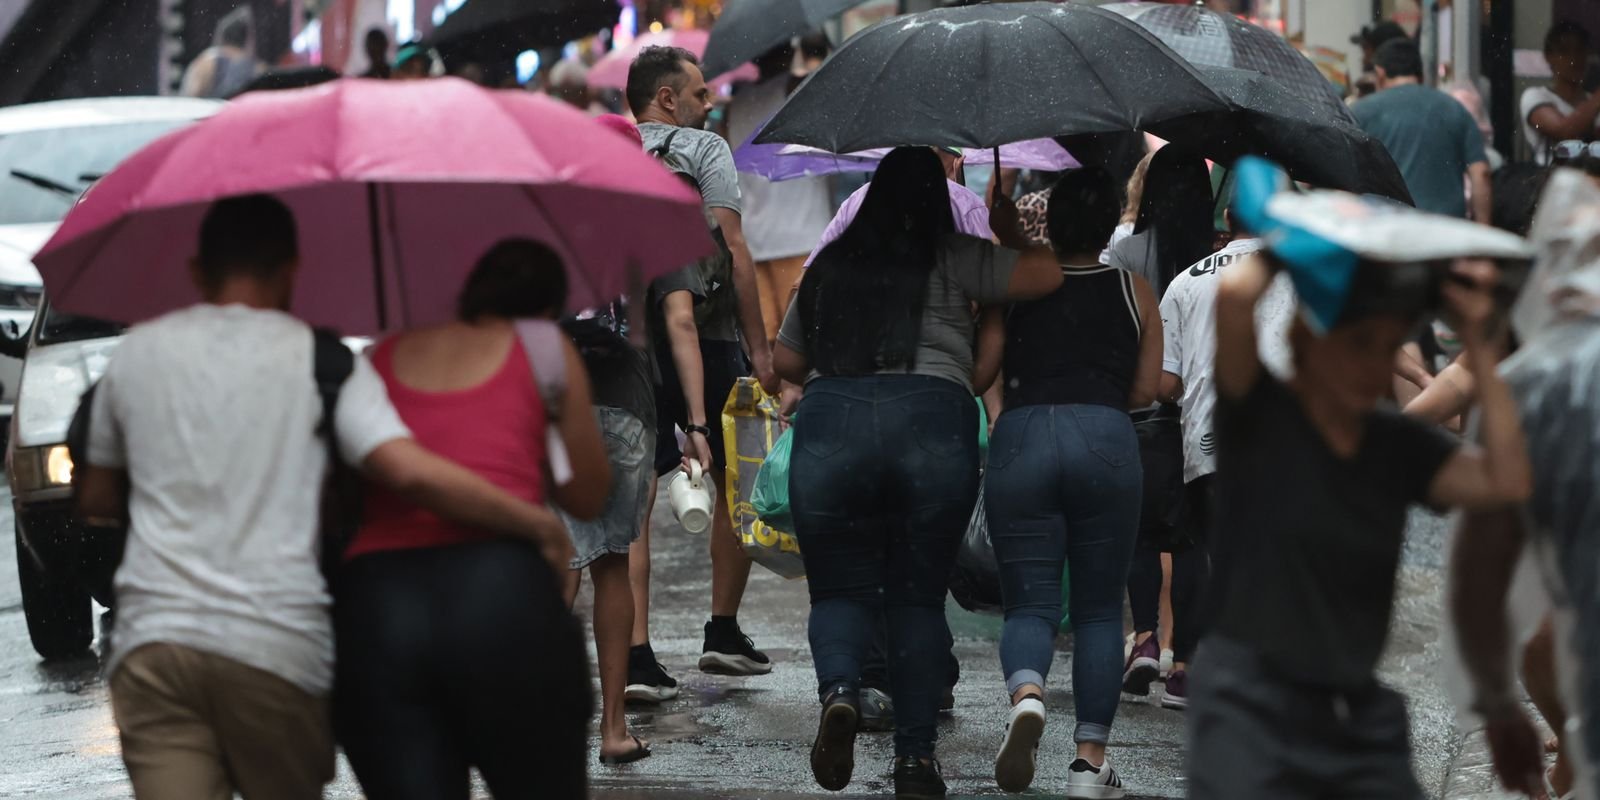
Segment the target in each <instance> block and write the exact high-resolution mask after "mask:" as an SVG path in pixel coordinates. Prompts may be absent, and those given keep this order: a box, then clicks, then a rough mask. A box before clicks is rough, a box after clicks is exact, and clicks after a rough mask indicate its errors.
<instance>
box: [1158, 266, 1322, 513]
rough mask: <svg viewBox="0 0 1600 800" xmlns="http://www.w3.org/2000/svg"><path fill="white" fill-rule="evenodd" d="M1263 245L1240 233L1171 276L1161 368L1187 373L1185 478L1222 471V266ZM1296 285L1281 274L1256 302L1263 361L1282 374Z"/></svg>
mask: <svg viewBox="0 0 1600 800" xmlns="http://www.w3.org/2000/svg"><path fill="white" fill-rule="evenodd" d="M1261 247H1262V244H1261V240H1260V239H1238V240H1235V241H1233V242H1230V243H1229V244H1228V246H1227V247H1224V248H1222V249H1221V250H1220V251H1218V252H1217V253H1215V254H1213V255H1211V256H1208V257H1206V258H1205V259H1203V260H1201V261H1200V263H1198V264H1195V265H1194V266H1193V267H1190V268H1189V269H1187V270H1184V271H1183V272H1180V273H1178V275H1177V277H1175V278H1173V279H1172V284H1171V285H1170V286H1168V287H1167V294H1166V296H1165V297H1163V298H1162V300H1161V329H1162V336H1163V338H1164V347H1163V352H1162V357H1161V369H1162V370H1163V371H1165V372H1170V373H1172V374H1174V375H1177V376H1178V377H1180V378H1182V379H1183V399H1182V401H1181V403H1182V405H1183V423H1182V424H1183V480H1184V482H1185V483H1188V482H1190V481H1193V480H1194V479H1196V478H1200V477H1203V476H1206V475H1210V474H1211V473H1213V472H1216V471H1217V457H1216V441H1215V439H1213V438H1212V434H1211V415H1212V411H1213V409H1214V408H1215V407H1216V403H1217V394H1216V386H1215V385H1214V384H1215V380H1214V379H1213V377H1212V375H1213V373H1214V368H1215V361H1216V355H1217V272H1218V271H1220V270H1222V269H1225V268H1227V267H1228V266H1230V265H1232V264H1236V263H1238V262H1239V261H1241V260H1243V258H1244V257H1245V256H1247V255H1249V254H1251V253H1254V252H1256V251H1257V250H1260V249H1261ZM1294 313H1295V296H1294V285H1293V284H1292V283H1290V281H1289V276H1288V275H1286V274H1285V275H1279V276H1278V277H1277V278H1276V279H1275V280H1274V282H1273V284H1272V286H1271V287H1269V288H1268V289H1267V293H1266V295H1265V296H1263V297H1262V298H1261V302H1259V303H1257V304H1256V342H1257V347H1258V348H1259V352H1260V356H1261V363H1262V364H1264V365H1266V367H1267V369H1268V371H1270V372H1272V373H1273V374H1274V375H1276V376H1278V377H1279V378H1283V377H1286V376H1287V375H1288V374H1289V372H1290V371H1291V363H1292V359H1291V356H1290V353H1289V324H1290V323H1291V322H1293V321H1294Z"/></svg>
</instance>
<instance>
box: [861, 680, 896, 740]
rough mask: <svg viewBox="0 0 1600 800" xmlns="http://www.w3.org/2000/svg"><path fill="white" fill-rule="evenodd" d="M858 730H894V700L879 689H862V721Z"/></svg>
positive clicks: (877, 731)
mask: <svg viewBox="0 0 1600 800" xmlns="http://www.w3.org/2000/svg"><path fill="white" fill-rule="evenodd" d="M856 730H859V731H869V732H873V733H882V732H884V731H893V730H894V701H893V700H891V699H890V698H889V695H887V694H884V693H883V692H881V691H879V690H877V689H862V690H861V722H860V723H859V724H858V725H857V726H856Z"/></svg>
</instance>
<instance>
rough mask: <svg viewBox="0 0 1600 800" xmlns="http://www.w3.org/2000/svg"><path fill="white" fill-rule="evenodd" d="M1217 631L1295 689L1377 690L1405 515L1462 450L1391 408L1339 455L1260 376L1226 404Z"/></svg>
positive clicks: (1221, 401)
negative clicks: (1348, 453)
mask: <svg viewBox="0 0 1600 800" xmlns="http://www.w3.org/2000/svg"><path fill="white" fill-rule="evenodd" d="M1215 422H1216V432H1217V439H1218V447H1217V496H1216V498H1217V512H1216V513H1217V519H1216V525H1217V527H1216V529H1215V530H1216V532H1217V535H1216V544H1215V562H1216V576H1217V577H1216V582H1215V583H1214V586H1215V591H1216V592H1217V603H1218V607H1217V614H1218V615H1217V618H1216V622H1215V631H1216V632H1217V633H1218V634H1220V635H1223V636H1226V637H1228V638H1229V639H1233V640H1235V641H1237V642H1240V643H1242V644H1245V645H1247V646H1250V647H1252V648H1253V649H1255V650H1256V651H1257V652H1258V653H1260V654H1261V655H1262V656H1263V657H1264V658H1265V659H1266V661H1267V663H1268V664H1269V665H1270V666H1271V667H1272V668H1273V669H1274V670H1275V671H1277V672H1279V673H1281V675H1282V677H1283V678H1284V679H1286V680H1289V681H1293V682H1295V683H1301V684H1306V685H1313V686H1320V687H1326V688H1334V689H1358V688H1363V687H1366V686H1369V685H1370V684H1371V683H1372V681H1373V673H1374V670H1375V669H1376V667H1377V663H1378V658H1379V656H1380V655H1381V654H1382V651H1383V644H1384V640H1385V638H1386V637H1387V635H1388V631H1389V614H1390V612H1391V610H1392V606H1393V599H1394V588H1395V572H1396V570H1397V568H1398V567H1399V563H1400V546H1401V538H1402V536H1403V535H1404V533H1405V526H1406V512H1407V510H1408V508H1409V507H1410V506H1411V505H1412V504H1413V503H1423V502H1425V501H1426V499H1427V495H1428V489H1429V487H1430V486H1431V485H1432V483H1433V478H1434V476H1435V475H1436V474H1437V473H1438V471H1439V469H1440V468H1441V467H1442V466H1443V465H1444V463H1445V461H1446V460H1447V459H1448V458H1449V457H1450V456H1451V454H1453V453H1454V452H1455V450H1456V448H1457V447H1458V445H1459V443H1458V442H1457V440H1456V439H1454V438H1453V437H1451V436H1449V435H1448V434H1445V433H1444V432H1442V431H1440V430H1438V429H1437V428H1434V427H1432V426H1429V425H1426V424H1424V423H1421V422H1418V421H1416V420H1413V419H1410V418H1408V417H1405V416H1402V415H1401V414H1399V413H1398V412H1395V411H1391V410H1379V411H1374V412H1372V413H1370V414H1368V415H1367V424H1366V429H1365V431H1364V432H1363V435H1362V440H1361V445H1360V448H1359V450H1358V451H1357V452H1356V454H1355V455H1354V456H1353V457H1352V458H1349V459H1345V458H1340V457H1339V456H1338V455H1336V454H1334V453H1333V452H1332V451H1331V450H1330V449H1329V448H1328V445H1327V443H1326V441H1325V440H1324V439H1323V438H1322V435H1321V433H1319V432H1318V431H1317V429H1316V428H1315V427H1313V425H1312V423H1311V421H1310V420H1309V419H1308V418H1307V417H1306V415H1305V413H1304V411H1303V410H1302V409H1301V406H1300V401H1299V399H1298V398H1296V397H1295V395H1294V394H1293V393H1292V392H1290V391H1289V389H1288V387H1286V386H1284V385H1283V384H1282V383H1280V382H1279V381H1278V380H1276V379H1275V378H1273V377H1272V376H1271V375H1270V374H1268V373H1267V371H1266V369H1265V368H1262V370H1261V376H1260V377H1259V378H1258V379H1257V380H1256V385H1255V387H1254V388H1252V389H1251V390H1250V393H1249V394H1248V395H1247V396H1245V397H1244V398H1242V399H1238V400H1234V399H1230V398H1227V397H1224V396H1221V395H1219V396H1218V398H1217V406H1216V419H1215Z"/></svg>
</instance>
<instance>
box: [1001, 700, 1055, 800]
mask: <svg viewBox="0 0 1600 800" xmlns="http://www.w3.org/2000/svg"><path fill="white" fill-rule="evenodd" d="M1042 738H1044V703H1042V702H1039V698H1037V697H1024V698H1022V702H1020V703H1017V704H1016V705H1014V706H1012V707H1011V718H1010V719H1009V720H1007V721H1006V738H1005V741H1003V742H1001V743H1000V754H999V755H997V756H995V757H994V782H995V783H996V784H999V786H1000V788H1001V789H1002V790H1004V791H1007V792H1026V791H1028V787H1029V786H1032V785H1033V773H1034V770H1035V769H1036V768H1037V766H1038V763H1039V740H1040V739H1042Z"/></svg>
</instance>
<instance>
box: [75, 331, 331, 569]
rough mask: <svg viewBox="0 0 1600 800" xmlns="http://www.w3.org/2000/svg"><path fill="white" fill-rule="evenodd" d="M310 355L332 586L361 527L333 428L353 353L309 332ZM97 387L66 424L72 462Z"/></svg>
mask: <svg viewBox="0 0 1600 800" xmlns="http://www.w3.org/2000/svg"><path fill="white" fill-rule="evenodd" d="M311 354H312V356H311V372H312V377H313V379H314V380H315V381H316V384H317V396H318V397H319V398H320V399H321V401H322V419H321V420H320V421H319V422H318V423H317V430H316V433H317V435H318V436H319V437H321V438H322V439H323V441H324V442H326V443H327V447H328V477H327V481H326V483H325V484H324V486H323V490H322V501H321V511H322V535H321V543H322V553H321V555H320V562H321V564H322V573H323V575H324V577H326V578H327V580H328V582H329V584H330V585H332V583H333V576H334V575H335V574H336V573H337V571H338V567H339V564H340V562H341V561H343V560H344V553H345V550H346V549H347V548H348V547H349V546H350V541H351V539H353V538H354V537H355V533H356V529H357V528H359V527H360V525H361V511H362V508H361V499H362V485H361V476H360V474H359V473H357V472H356V470H355V469H353V468H351V467H350V466H348V465H346V464H345V463H344V459H343V458H341V457H340V455H339V447H338V442H337V440H336V438H335V431H334V426H333V421H334V409H335V408H337V406H338V403H339V390H340V389H342V388H343V387H344V382H345V380H346V379H347V378H349V377H350V373H351V372H353V371H355V365H356V360H355V354H354V353H352V352H350V348H348V347H345V345H344V342H343V341H341V340H340V339H339V335H338V334H336V333H334V332H333V331H331V330H327V329H325V328H317V329H315V330H313V331H312V351H311ZM99 385H100V384H99V383H98V382H96V383H95V384H93V385H91V386H90V387H89V388H88V389H87V390H85V391H84V393H83V396H82V397H80V398H79V399H78V408H77V410H76V411H74V412H73V413H72V422H71V423H70V424H69V425H68V426H67V442H66V444H67V453H68V454H69V455H70V456H71V457H72V463H74V464H86V463H88V461H89V419H90V412H91V410H92V409H93V408H94V395H95V389H97V388H99ZM108 535H114V536H117V537H120V538H121V539H122V540H123V542H126V540H127V537H128V529H127V527H126V526H124V527H122V528H120V529H116V530H115V531H109V530H108ZM118 551H119V552H120V548H119V549H118ZM119 560H120V559H119ZM113 568H115V566H114V565H113Z"/></svg>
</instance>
